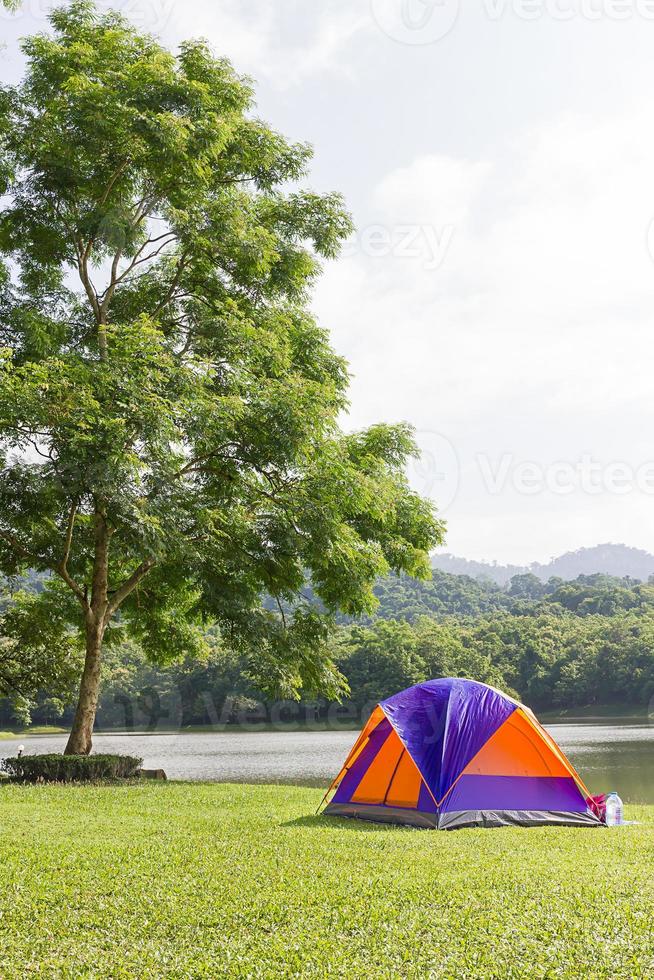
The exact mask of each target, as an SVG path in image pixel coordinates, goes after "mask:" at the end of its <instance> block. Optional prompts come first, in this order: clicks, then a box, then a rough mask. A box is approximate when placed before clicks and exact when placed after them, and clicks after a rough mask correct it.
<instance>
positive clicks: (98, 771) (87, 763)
mask: <svg viewBox="0 0 654 980" xmlns="http://www.w3.org/2000/svg"><path fill="white" fill-rule="evenodd" d="M142 765H143V759H136V758H134V757H133V756H129V755H23V756H20V757H18V756H17V757H16V758H8V759H3V760H2V768H3V770H4V771H5V772H6V773H7V774H8V775H9V776H11V777H12V778H13V779H17V780H19V781H20V782H26V783H40V782H44V783H93V782H98V781H100V780H103V779H132V778H134V777H136V775H137V773H138V770H139V769H140V768H141V766H142Z"/></svg>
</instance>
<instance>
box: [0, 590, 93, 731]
mask: <svg viewBox="0 0 654 980" xmlns="http://www.w3.org/2000/svg"><path fill="white" fill-rule="evenodd" d="M80 619H81V616H80V610H79V606H78V605H77V603H76V602H75V600H74V597H73V596H72V595H71V593H70V592H69V591H68V590H67V589H66V587H65V586H63V584H62V583H60V582H57V581H55V580H48V581H47V582H46V583H45V584H44V585H43V586H42V588H41V590H40V591H39V592H34V591H25V590H21V591H19V592H15V593H13V594H11V598H10V601H9V602H7V604H6V605H5V608H4V611H2V612H0V694H4V695H8V694H11V695H14V697H15V702H16V705H20V704H22V705H23V706H24V709H23V711H22V712H20V713H19V714H18V715H17V717H19V718H20V719H21V720H22V721H24V722H25V723H26V724H29V710H28V705H29V699H28V695H30V694H33V693H35V692H37V691H47V692H48V694H49V696H50V697H54V698H57V697H60V698H63V699H64V700H65V701H66V702H68V701H69V700H70V698H71V693H72V690H73V686H74V683H75V680H76V678H77V677H78V676H79V672H80V669H81V663H82V647H81V644H80V639H79V628H80V626H81V624H80ZM73 624H77V626H78V631H75V630H74V629H71V625H73ZM16 705H15V707H16ZM14 714H16V711H14Z"/></svg>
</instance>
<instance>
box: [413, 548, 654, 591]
mask: <svg viewBox="0 0 654 980" xmlns="http://www.w3.org/2000/svg"><path fill="white" fill-rule="evenodd" d="M432 567H433V568H437V569H439V570H440V571H442V572H449V573H450V574H451V575H469V576H470V577H471V578H475V579H490V580H491V581H493V582H496V583H497V584H498V585H506V584H507V583H508V582H509V581H510V580H511V579H512V578H513V576H514V575H521V574H524V573H525V572H531V573H532V574H533V575H536V576H537V577H538V578H539V579H541V580H542V581H543V582H546V581H547V580H548V579H550V578H555V577H556V578H562V579H565V580H567V581H572V580H574V579H576V578H577V576H579V575H595V574H597V573H600V574H603V575H613V576H615V577H616V578H625V577H628V578H632V579H638V580H640V581H641V582H646V581H647V580H648V578H649V577H650V575H654V555H651V554H650V553H649V552H647V551H643V550H642V549H641V548H630V547H628V546H627V545H626V544H598V545H595V547H593V548H580V549H579V550H578V551H567V552H566V553H565V554H564V555H559V557H558V558H552V560H551V561H549V562H547V563H546V564H541V563H540V562H532V564H531V565H500V564H498V563H497V562H485V561H470V560H469V559H467V558H457V556H456V555H450V554H436V555H432Z"/></svg>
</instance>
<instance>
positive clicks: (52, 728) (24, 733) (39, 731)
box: [0, 725, 68, 740]
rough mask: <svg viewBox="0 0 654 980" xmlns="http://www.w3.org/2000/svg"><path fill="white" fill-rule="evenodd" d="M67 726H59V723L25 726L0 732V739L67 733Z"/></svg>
mask: <svg viewBox="0 0 654 980" xmlns="http://www.w3.org/2000/svg"><path fill="white" fill-rule="evenodd" d="M67 734H68V729H67V728H59V727H58V726H57V725H32V726H31V727H30V728H23V729H20V730H19V731H17V732H0V740H2V739H8V738H29V736H30V735H67Z"/></svg>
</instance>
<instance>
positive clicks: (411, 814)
mask: <svg viewBox="0 0 654 980" xmlns="http://www.w3.org/2000/svg"><path fill="white" fill-rule="evenodd" d="M323 816H325V817H348V818H353V819H355V820H367V821H370V822H372V823H390V824H401V825H404V826H406V827H418V828H420V829H422V830H438V815H437V814H436V813H424V812H421V811H420V810H405V809H403V808H402V807H394V806H376V805H375V804H372V803H329V804H328V805H327V806H326V807H325V809H324V810H323Z"/></svg>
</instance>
